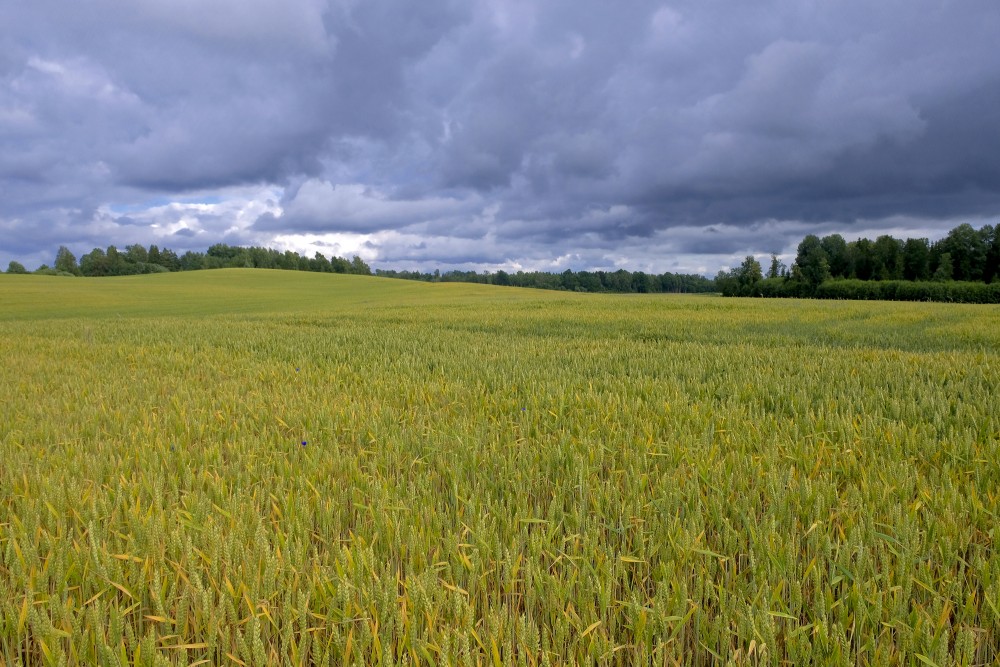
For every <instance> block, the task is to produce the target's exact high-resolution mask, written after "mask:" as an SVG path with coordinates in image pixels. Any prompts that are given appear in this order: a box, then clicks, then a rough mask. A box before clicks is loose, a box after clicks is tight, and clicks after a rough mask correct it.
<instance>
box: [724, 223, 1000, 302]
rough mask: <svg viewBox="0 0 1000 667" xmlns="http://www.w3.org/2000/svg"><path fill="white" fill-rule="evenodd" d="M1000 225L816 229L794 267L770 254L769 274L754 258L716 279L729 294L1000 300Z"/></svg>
mask: <svg viewBox="0 0 1000 667" xmlns="http://www.w3.org/2000/svg"><path fill="white" fill-rule="evenodd" d="M998 276H1000V225H997V226H995V227H994V226H993V225H985V226H983V227H982V228H980V229H975V228H974V227H972V225H969V224H967V223H965V224H961V225H959V226H957V227H955V228H954V229H952V230H951V231H950V232H948V234H947V236H945V237H944V238H943V239H941V240H939V241H936V242H933V243H931V242H929V241H928V240H927V239H925V238H919V239H914V238H908V239H905V240H901V239H897V238H894V237H892V236H890V235H883V236H879V237H878V238H877V239H875V240H874V241H872V240H870V239H866V238H862V239H858V240H857V241H850V242H847V241H845V240H844V237H842V236H841V235H840V234H830V235H828V236H824V237H823V238H820V237H818V236H816V235H814V234H810V235H808V236H806V237H805V238H804V239H802V242H801V243H799V245H798V249H797V253H796V256H795V262H794V263H793V264H792V266H791V268H788V267H786V266H785V265H784V263H783V262H781V261H780V260H779V259H778V256H777V255H776V254H773V255H771V262H770V266H769V268H768V270H767V272H766V273H765V272H764V270H763V267H762V266H761V264H760V263H759V262H758V261H757V260H756V258H754V257H753V256H748V257H746V258H745V259H744V260H743V262H742V264H740V265H739V266H738V267H735V268H733V269H731V270H729V271H720V272H719V273H718V275H716V277H715V284H716V287H717V289H718V291H719V292H721V293H722V294H723V295H725V296H765V297H817V298H827V299H886V300H907V301H909V300H919V301H963V302H970V303H1000V281H998V280H997V278H998Z"/></svg>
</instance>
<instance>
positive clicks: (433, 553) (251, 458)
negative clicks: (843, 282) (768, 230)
mask: <svg viewBox="0 0 1000 667" xmlns="http://www.w3.org/2000/svg"><path fill="white" fill-rule="evenodd" d="M998 350H1000V309H998V308H997V307H993V306H985V307H984V306H979V307H976V306H955V305H947V304H897V303H893V304H887V303H867V302H850V303H847V302H812V301H794V302H776V301H767V302H763V301H754V300H727V299H721V298H714V297H695V296H668V295H657V296H640V295H634V296H609V295H575V294H568V293H556V292H540V291H530V290H519V289H512V288H497V287H487V286H474V285H462V284H422V283H414V282H404V281H393V280H387V279H377V278H367V277H358V276H342V275H323V274H300V273H294V272H278V271H273V272H272V271H253V270H225V271H203V272H197V273H190V274H167V275H152V276H136V277H129V278H116V279H113V278H108V279H87V280H84V279H75V280H74V279H68V278H46V277H39V276H7V275H3V276H0V358H2V359H4V363H3V364H2V365H0V387H3V388H4V391H5V397H4V400H3V401H0V460H2V461H3V465H2V466H0V664H2V663H3V662H4V661H5V662H6V663H8V664H48V663H52V664H60V662H65V663H68V664H96V663H100V664H115V663H120V664H123V665H124V664H139V665H155V664H195V663H201V664H227V663H228V664H246V665H251V664H260V665H264V664H281V663H292V664H300V663H301V664H335V665H341V664H383V665H388V664H395V665H398V664H403V663H404V662H408V663H409V664H411V665H415V664H434V665H444V664H453V665H463V664H470V665H476V664H484V665H498V664H504V665H506V664H527V665H542V664H561V665H572V664H600V665H603V664H615V665H634V664H673V663H675V662H680V663H682V664H683V663H687V664H709V663H713V662H716V661H723V662H724V661H726V660H729V659H732V660H733V661H734V662H736V663H738V664H751V663H752V664H780V663H782V662H787V663H790V664H796V665H802V664H829V663H836V662H843V663H851V664H854V663H857V664H883V663H885V664H938V665H945V664H964V665H972V664H988V663H990V662H991V661H994V660H996V659H997V658H998V652H997V649H996V647H997V646H998V645H1000V612H998V608H1000V555H998V554H997V552H996V550H995V549H994V539H996V538H997V537H1000V534H998V527H997V526H998V525H1000V524H998V521H997V515H998V512H1000V494H998V493H997V488H1000V463H998V461H1000V451H998V450H1000V415H998V412H997V410H996V399H995V396H997V395H998V394H1000V366H998V364H997V358H998V357H997V353H998Z"/></svg>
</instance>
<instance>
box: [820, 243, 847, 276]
mask: <svg viewBox="0 0 1000 667" xmlns="http://www.w3.org/2000/svg"><path fill="white" fill-rule="evenodd" d="M820 245H821V246H823V250H824V251H825V252H826V257H827V261H828V262H829V264H830V275H831V276H833V277H834V278H847V277H849V276H850V275H851V271H852V269H853V265H854V262H853V261H852V258H851V251H850V248H848V246H847V241H845V240H844V237H843V236H841V235H840V234H830V235H829V236H824V237H823V239H822V241H820Z"/></svg>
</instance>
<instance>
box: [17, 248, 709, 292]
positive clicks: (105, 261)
mask: <svg viewBox="0 0 1000 667" xmlns="http://www.w3.org/2000/svg"><path fill="white" fill-rule="evenodd" d="M224 268H257V269H284V270H290V271H315V272H321V273H352V274H358V275H377V276H382V277H386V278H400V279H404V280H420V281H424V282H465V283H481V284H488V285H509V286H514V287H534V288H539V289H553V290H569V291H574V292H619V293H629V292H639V293H654V292H714V291H715V290H716V287H715V281H713V280H711V279H709V278H706V277H704V276H701V275H696V274H695V275H688V274H679V273H670V272H667V273H663V274H661V275H656V274H648V273H644V272H642V271H634V272H633V271H626V270H625V269H619V270H617V271H576V272H574V271H571V270H566V271H564V272H562V273H547V272H545V271H518V272H516V273H507V272H506V271H496V272H488V271H484V272H482V273H478V272H476V271H446V272H444V273H442V272H441V271H440V270H438V271H434V272H433V273H421V272H418V271H395V270H386V269H378V270H376V271H375V272H374V274H373V273H372V270H371V268H370V267H369V266H368V264H367V263H366V262H365V261H364V260H362V259H361V258H360V257H358V256H357V255H355V256H354V258H353V259H351V260H347V259H345V258H343V257H331V258H329V259H327V258H326V257H325V256H324V255H323V254H322V253H319V252H317V253H316V254H315V255H314V256H313V257H306V256H303V255H299V254H298V253H296V252H293V251H291V250H286V251H284V252H281V251H278V250H274V249H272V248H262V247H247V248H244V247H241V246H230V245H226V244H223V243H219V244H216V245H213V246H212V247H210V248H209V249H208V251H207V252H204V253H202V252H193V251H187V252H185V253H184V254H182V255H178V254H177V253H175V252H174V251H172V250H170V249H169V248H162V249H161V248H159V247H157V246H155V245H151V246H149V247H148V248H147V247H145V246H142V245H130V246H126V247H125V248H124V250H118V249H117V248H116V247H115V246H113V245H112V246H108V248H107V249H106V250H103V249H101V248H94V249H93V250H92V251H91V252H89V253H87V254H86V255H83V256H82V257H81V258H80V259H79V261H77V258H76V256H75V255H74V254H73V253H72V252H71V251H70V250H69V249H68V248H67V247H65V246H60V248H59V250H58V252H57V253H56V258H55V262H54V263H53V265H52V266H48V265H42V266H41V267H39V268H38V269H37V270H36V271H34V273H37V274H43V275H63V276H88V277H96V276H126V275H134V274H143V273H166V272H172V271H198V270H203V269H224ZM7 272H8V273H28V271H27V270H26V269H25V268H24V266H23V265H21V264H20V263H19V262H11V263H10V266H9V267H8V269H7Z"/></svg>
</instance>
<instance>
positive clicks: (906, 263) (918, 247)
mask: <svg viewBox="0 0 1000 667" xmlns="http://www.w3.org/2000/svg"><path fill="white" fill-rule="evenodd" d="M930 273H931V249H930V244H929V243H928V242H927V239H906V242H905V243H904V244H903V279H904V280H927V279H928V278H930Z"/></svg>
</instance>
